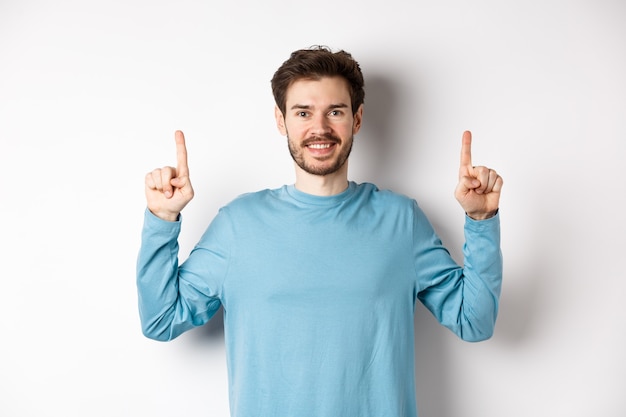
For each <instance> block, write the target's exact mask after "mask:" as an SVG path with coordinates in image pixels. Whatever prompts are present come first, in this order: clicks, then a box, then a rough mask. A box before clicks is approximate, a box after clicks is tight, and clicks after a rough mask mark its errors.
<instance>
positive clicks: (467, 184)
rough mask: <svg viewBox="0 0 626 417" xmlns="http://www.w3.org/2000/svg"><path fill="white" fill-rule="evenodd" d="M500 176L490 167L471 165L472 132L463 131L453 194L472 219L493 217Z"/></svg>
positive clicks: (500, 183)
mask: <svg viewBox="0 0 626 417" xmlns="http://www.w3.org/2000/svg"><path fill="white" fill-rule="evenodd" d="M502 183H503V182H502V177H500V175H498V173H497V172H496V171H495V170H493V169H490V168H487V167H484V166H474V165H472V134H471V133H470V132H469V131H466V132H464V133H463V139H462V143H461V165H460V167H459V183H458V185H457V187H456V190H455V192H454V196H455V197H456V199H457V200H458V202H459V203H460V204H461V207H463V209H464V210H465V212H466V213H467V215H468V216H470V217H471V218H472V219H474V220H484V219H488V218H490V217H493V216H494V215H495V213H496V212H497V211H498V207H499V204H500V191H501V190H502Z"/></svg>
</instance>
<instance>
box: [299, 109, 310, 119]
mask: <svg viewBox="0 0 626 417" xmlns="http://www.w3.org/2000/svg"><path fill="white" fill-rule="evenodd" d="M308 115H309V113H308V112H306V111H304V110H303V111H299V112H298V113H296V116H298V117H307V116H308Z"/></svg>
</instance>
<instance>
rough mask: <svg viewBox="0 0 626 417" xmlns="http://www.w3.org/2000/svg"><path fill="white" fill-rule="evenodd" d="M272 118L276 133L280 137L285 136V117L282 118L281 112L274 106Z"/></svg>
mask: <svg viewBox="0 0 626 417" xmlns="http://www.w3.org/2000/svg"><path fill="white" fill-rule="evenodd" d="M274 118H275V119H276V127H278V131H279V132H280V134H281V135H283V136H286V135H287V127H285V116H283V112H281V111H280V109H279V108H278V106H274Z"/></svg>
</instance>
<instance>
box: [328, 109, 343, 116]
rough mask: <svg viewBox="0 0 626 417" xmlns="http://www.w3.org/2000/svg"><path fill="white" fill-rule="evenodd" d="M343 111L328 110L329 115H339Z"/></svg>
mask: <svg viewBox="0 0 626 417" xmlns="http://www.w3.org/2000/svg"><path fill="white" fill-rule="evenodd" d="M342 114H343V113H342V111H341V110H331V111H330V112H328V115H329V116H341V115H342Z"/></svg>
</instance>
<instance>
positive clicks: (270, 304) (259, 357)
mask: <svg viewBox="0 0 626 417" xmlns="http://www.w3.org/2000/svg"><path fill="white" fill-rule="evenodd" d="M179 232H180V222H166V221H163V220H160V219H158V218H157V217H155V216H154V215H152V214H151V213H150V212H149V211H147V210H146V214H145V221H144V227H143V233H142V245H141V249H140V252H139V257H138V264H137V287H138V295H139V310H140V317H141V323H142V328H143V332H144V334H145V335H146V336H147V337H150V338H153V339H156V340H163V341H165V340H171V339H173V338H175V337H177V336H178V335H180V334H181V333H183V332H185V331H186V330H189V329H191V328H193V327H196V326H201V325H203V324H205V323H206V322H207V321H208V320H209V319H210V318H211V317H212V316H213V315H214V314H215V312H216V311H217V310H218V309H219V307H220V306H223V307H224V334H225V342H226V350H227V366H228V378H229V388H230V390H229V392H230V409H231V415H232V416H233V417H249V416H254V417H264V416H267V417H277V416H316V417H317V416H319V417H322V416H324V417H326V416H328V417H337V416H342V417H352V416H354V417H368V416H371V417H384V416H390V417H391V416H393V417H405V416H406V417H414V416H416V415H417V411H416V404H415V381H414V327H413V319H414V308H415V302H416V300H420V301H421V302H422V303H423V304H424V305H425V306H426V307H427V308H428V310H430V311H431V312H432V314H433V315H434V316H435V317H436V318H437V320H438V321H439V322H440V323H441V324H442V325H444V326H446V327H447V328H449V329H450V330H451V331H453V332H454V333H455V334H457V335H458V336H459V337H460V338H462V339H463V340H467V341H480V340H484V339H487V338H489V337H490V336H491V335H492V334H493V330H494V325H495V321H496V315H497V310H498V299H499V295H500V288H501V281H502V256H501V252H500V223H499V217H498V215H496V216H495V217H493V218H491V219H488V220H483V221H474V220H472V219H470V218H469V217H466V221H465V238H466V244H465V246H464V249H463V251H464V256H465V262H464V264H465V265H464V267H461V266H459V265H457V264H456V263H455V262H454V260H453V259H452V258H451V257H450V254H449V252H448V251H447V250H446V249H445V248H444V247H443V246H442V243H441V241H440V239H439V238H438V237H437V235H436V234H435V232H434V230H433V228H432V226H431V224H430V223H429V221H428V220H427V218H426V216H425V215H424V213H423V212H422V210H421V209H420V208H419V206H418V205H417V203H416V202H415V201H414V200H412V199H409V198H407V197H405V196H402V195H398V194H395V193H393V192H390V191H381V190H378V189H377V188H376V187H375V186H374V185H372V184H367V183H365V184H356V183H354V182H351V183H350V184H349V187H348V189H347V190H346V191H344V192H343V193H341V194H338V195H334V196H330V197H320V196H313V195H309V194H305V193H302V192H300V191H298V190H297V189H296V188H295V187H294V186H292V185H291V186H283V187H282V188H279V189H276V190H264V191H260V192H256V193H250V194H245V195H243V196H241V197H239V198H237V199H235V200H234V201H232V202H231V203H230V204H228V205H227V206H225V207H223V208H222V209H220V211H219V213H218V214H217V216H216V217H215V219H214V220H213V221H212V222H211V224H210V226H209V227H208V228H207V230H206V232H205V233H204V235H203V236H202V238H201V239H200V241H199V242H198V244H197V245H196V246H195V248H194V249H193V250H192V252H191V253H190V255H189V257H188V258H187V260H186V261H185V262H184V263H182V264H181V265H180V266H179V264H178V243H177V238H178V235H179Z"/></svg>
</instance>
